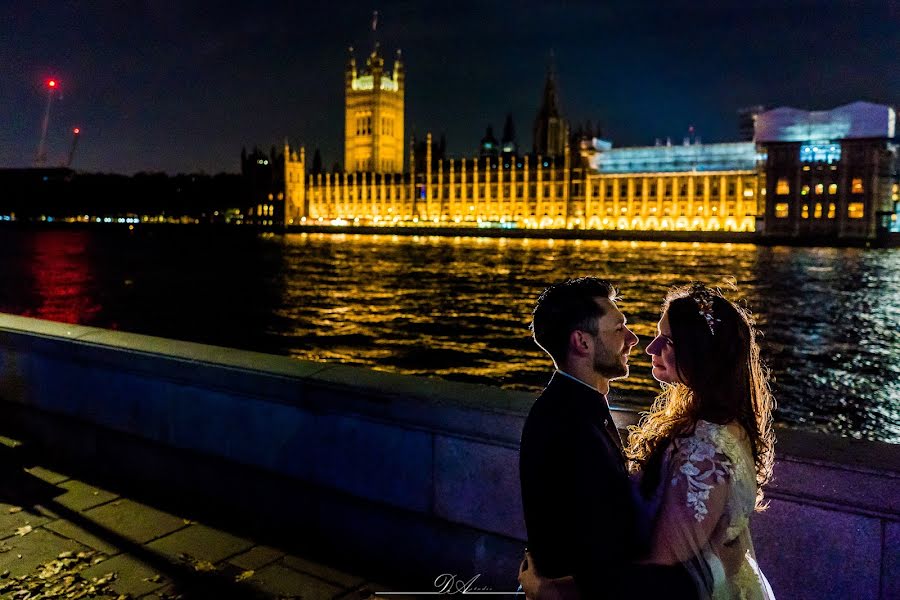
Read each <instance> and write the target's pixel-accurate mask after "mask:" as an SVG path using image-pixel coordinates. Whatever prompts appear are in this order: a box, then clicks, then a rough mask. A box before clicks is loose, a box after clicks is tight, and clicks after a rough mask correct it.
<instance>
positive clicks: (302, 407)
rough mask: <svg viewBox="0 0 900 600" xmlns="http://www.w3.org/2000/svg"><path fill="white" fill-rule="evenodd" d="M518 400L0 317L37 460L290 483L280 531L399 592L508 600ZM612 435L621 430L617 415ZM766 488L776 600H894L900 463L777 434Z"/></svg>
mask: <svg viewBox="0 0 900 600" xmlns="http://www.w3.org/2000/svg"><path fill="white" fill-rule="evenodd" d="M532 400H533V397H532V395H530V394H523V393H517V392H508V391H504V390H500V389H496V388H491V387H486V386H477V385H471V384H462V383H453V382H446V381H441V380H437V379H427V378H420V377H405V376H398V375H392V374H387V373H382V372H377V371H371V370H367V369H361V368H355V367H347V366H341V365H329V364H322V363H313V362H305V361H298V360H292V359H289V358H285V357H278V356H271V355H265V354H259V353H253V352H246V351H239V350H233V349H227V348H218V347H212V346H204V345H199V344H192V343H186V342H178V341H173V340H167V339H160V338H152V337H147V336H140V335H134V334H127V333H122V332H114V331H107V330H101V329H95V328H90V327H82V326H74V325H65V324H58V323H50V322H47V321H40V320H35V319H27V318H23V317H15V316H10V315H0V409H3V410H5V411H8V412H9V414H12V413H16V414H18V415H22V414H27V415H28V418H27V421H28V422H29V423H30V424H31V425H30V427H31V432H32V433H33V434H34V435H35V436H36V438H42V439H39V441H40V442H42V443H44V444H45V445H47V446H49V447H50V448H51V450H52V448H53V447H54V445H62V444H63V441H62V440H61V434H60V433H59V431H60V427H59V426H58V425H56V426H55V427H56V429H53V427H51V426H50V425H47V426H46V427H43V428H42V425H41V424H42V423H51V422H56V423H59V422H60V420H61V419H62V420H63V421H64V422H65V423H66V426H65V428H64V429H65V431H72V432H74V431H76V430H78V429H79V428H82V429H83V428H85V427H88V428H94V429H93V431H95V432H96V431H109V432H114V433H115V434H116V435H119V436H125V437H126V438H127V439H130V440H134V441H135V443H140V444H143V446H142V448H143V449H142V450H141V452H143V453H144V455H146V453H147V448H148V447H149V448H151V449H153V448H157V449H159V452H160V453H162V454H167V455H171V454H172V452H173V449H174V450H175V453H176V454H178V453H182V454H184V455H185V456H209V457H213V458H215V459H216V460H219V461H220V462H221V461H225V462H227V463H228V464H233V465H235V469H236V471H235V472H239V471H240V469H244V468H252V469H257V470H259V471H261V472H265V473H267V474H269V475H272V476H275V477H278V478H281V479H290V480H291V481H296V482H302V484H303V485H304V486H306V487H305V488H303V489H305V490H307V492H306V493H304V494H302V497H300V496H298V497H297V498H296V506H297V507H302V509H301V508H298V510H296V511H295V514H293V515H289V517H287V518H289V519H290V520H292V523H291V525H292V526H298V527H301V526H308V527H316V528H318V529H319V530H321V531H325V532H327V534H328V535H327V539H328V540H330V543H332V544H334V545H336V546H341V547H342V548H344V549H345V550H346V549H348V548H349V549H352V553H353V554H354V555H355V556H357V557H359V558H361V559H363V560H366V559H367V558H371V561H372V564H373V565H388V566H389V567H390V568H392V569H394V572H400V571H404V570H405V571H407V572H408V574H409V575H410V576H411V580H412V579H418V580H421V581H432V580H433V579H434V578H435V577H437V576H438V575H440V574H441V573H454V574H457V575H458V576H459V577H460V578H461V579H463V580H468V579H470V578H471V577H473V576H475V575H480V577H479V579H478V584H479V585H482V586H490V587H491V588H492V589H493V590H494V591H511V590H514V589H515V586H516V584H515V573H516V569H517V565H518V562H519V560H520V557H521V552H522V549H523V547H524V539H525V532H524V526H523V522H522V506H521V500H520V497H519V479H518V445H519V434H520V431H521V428H522V424H523V421H524V418H525V415H526V414H527V411H528V408H529V406H530V404H531V402H532ZM615 417H616V420H617V421H618V422H619V425H620V427H621V426H624V425H625V424H627V423H630V422H633V421H634V418H635V415H634V414H633V413H631V412H628V411H616V414H615ZM42 431H44V432H45V433H44V434H43V436H42V434H41V432H42ZM50 431H56V432H57V433H53V434H51V433H48V432H50ZM71 435H75V434H74V433H72V434H71ZM66 436H69V437H71V436H70V435H69V434H66V435H63V436H62V437H66ZM91 436H92V439H93V440H94V441H93V442H92V443H94V444H95V445H96V444H99V442H97V441H96V440H97V439H98V436H97V434H96V433H93V434H91ZM79 443H80V442H79ZM148 444H149V446H148ZM120 445H121V444H120ZM145 462H146V461H145ZM147 464H149V463H147ZM138 476H140V473H138ZM147 476H148V477H149V476H150V474H149V472H148V474H147ZM775 476H776V480H775V483H774V484H773V485H772V487H771V490H770V493H769V497H770V499H771V505H770V507H769V509H768V510H767V511H766V512H764V513H760V514H757V515H755V516H754V520H753V522H752V529H753V534H754V539H755V543H756V550H757V554H758V557H759V561H760V563H761V566H762V567H763V569H764V571H765V572H766V574H767V575H768V577H769V580H770V582H771V583H772V586H773V588H774V590H775V592H776V595H777V596H778V597H783V598H810V599H812V598H816V599H819V598H884V599H887V598H898V597H900V552H898V551H897V549H898V548H900V446H894V445H889V444H882V443H875V442H865V441H856V440H847V439H843V438H834V437H830V436H825V435H815V434H806V433H798V432H793V431H789V430H780V431H779V443H778V463H777V465H776V470H775ZM260 489H262V488H260ZM260 493H262V492H260ZM251 496H252V494H251ZM610 518H615V516H614V515H611V516H610Z"/></svg>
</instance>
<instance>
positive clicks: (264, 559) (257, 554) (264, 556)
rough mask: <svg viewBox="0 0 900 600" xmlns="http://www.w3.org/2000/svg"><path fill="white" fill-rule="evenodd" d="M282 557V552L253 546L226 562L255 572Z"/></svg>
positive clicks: (266, 547)
mask: <svg viewBox="0 0 900 600" xmlns="http://www.w3.org/2000/svg"><path fill="white" fill-rule="evenodd" d="M282 556H284V552H282V551H281V550H278V549H276V548H271V547H269V546H254V547H253V548H250V549H249V550H247V551H246V552H243V553H241V554H238V555H237V556H233V557H232V558H230V559H228V562H229V563H231V564H233V565H234V566H236V567H238V568H240V569H244V570H257V569H260V568H262V567H264V566H266V565H268V564H271V563H273V562H275V561H276V560H278V559H279V558H281V557H282Z"/></svg>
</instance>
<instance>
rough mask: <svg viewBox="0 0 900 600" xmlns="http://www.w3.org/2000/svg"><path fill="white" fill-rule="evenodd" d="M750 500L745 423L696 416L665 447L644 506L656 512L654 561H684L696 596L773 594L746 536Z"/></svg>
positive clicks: (752, 481)
mask: <svg viewBox="0 0 900 600" xmlns="http://www.w3.org/2000/svg"><path fill="white" fill-rule="evenodd" d="M755 503H756V470H755V465H754V462H753V454H752V452H751V449H750V440H749V438H748V437H747V435H746V433H744V430H743V428H741V427H740V426H739V425H736V424H729V425H718V424H715V423H710V422H708V421H699V422H698V423H697V426H696V428H695V430H694V433H693V434H692V435H690V436H688V437H683V438H677V439H675V440H674V441H673V442H672V443H671V444H669V447H668V448H667V449H666V450H665V454H664V456H663V460H662V466H661V472H660V483H659V487H658V488H657V490H656V494H655V495H654V498H653V499H651V501H650V502H649V503H648V504H647V507H649V508H648V510H649V511H651V512H652V513H655V514H649V515H648V518H650V519H651V523H652V533H651V541H650V545H651V550H650V560H651V562H660V563H666V564H672V563H676V562H680V563H683V564H686V565H687V566H688V569H689V570H690V571H691V574H692V575H693V577H694V579H695V581H696V583H697V587H698V590H699V592H700V597H701V598H711V599H714V600H720V599H725V598H738V599H741V600H760V599H769V598H774V596H773V595H772V592H771V588H769V585H768V582H767V581H766V580H765V577H764V576H763V574H762V572H761V571H760V570H759V567H758V565H757V564H756V556H755V554H754V552H753V542H752V541H751V539H750V529H749V524H750V515H751V514H752V513H753V510H754V506H755ZM657 507H658V508H657Z"/></svg>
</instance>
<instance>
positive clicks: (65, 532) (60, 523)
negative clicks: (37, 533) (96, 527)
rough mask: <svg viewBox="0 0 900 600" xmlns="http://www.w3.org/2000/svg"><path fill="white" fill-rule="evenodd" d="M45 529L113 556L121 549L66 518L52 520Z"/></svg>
mask: <svg viewBox="0 0 900 600" xmlns="http://www.w3.org/2000/svg"><path fill="white" fill-rule="evenodd" d="M43 528H44V529H49V530H50V531H52V532H54V533H56V534H57V535H61V536H62V537H65V538H69V539H72V540H75V541H76V542H78V543H80V544H84V545H85V546H88V547H90V548H93V549H94V550H99V551H100V552H102V553H104V554H106V555H109V556H112V555H114V554H118V553H119V552H120V551H121V549H120V548H119V547H118V546H116V545H114V544H112V543H110V542H109V541H108V540H105V539H103V538H101V537H98V536H96V535H94V534H93V533H90V532H88V531H86V530H84V529H82V528H81V527H79V526H78V525H75V524H74V523H72V522H71V521H66V520H64V519H57V520H56V521H51V522H50V523H47V524H45V525H44V526H43Z"/></svg>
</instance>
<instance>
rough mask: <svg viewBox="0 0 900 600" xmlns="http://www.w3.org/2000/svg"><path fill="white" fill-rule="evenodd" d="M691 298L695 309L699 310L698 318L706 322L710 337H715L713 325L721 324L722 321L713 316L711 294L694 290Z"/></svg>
mask: <svg viewBox="0 0 900 600" xmlns="http://www.w3.org/2000/svg"><path fill="white" fill-rule="evenodd" d="M691 296H692V297H693V298H694V302H696V303H697V308H699V309H700V310H699V311H698V312H699V313H700V316H701V317H703V319H704V320H705V321H706V324H707V325H708V326H709V333H710V335H716V329H715V324H716V323H721V322H722V319H717V318H716V317H715V316H714V315H713V298H714V296H713V294H712V293H710V292H709V290H696V291H694V293H693V294H691Z"/></svg>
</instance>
